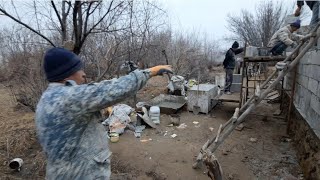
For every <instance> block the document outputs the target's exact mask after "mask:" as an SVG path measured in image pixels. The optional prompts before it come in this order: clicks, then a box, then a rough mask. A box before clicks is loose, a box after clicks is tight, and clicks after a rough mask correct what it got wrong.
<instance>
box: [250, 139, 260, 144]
mask: <svg viewBox="0 0 320 180" xmlns="http://www.w3.org/2000/svg"><path fill="white" fill-rule="evenodd" d="M249 141H250V142H253V143H255V142H257V141H258V139H257V138H250V140H249Z"/></svg>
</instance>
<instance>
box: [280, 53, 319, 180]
mask: <svg viewBox="0 0 320 180" xmlns="http://www.w3.org/2000/svg"><path fill="white" fill-rule="evenodd" d="M296 75H297V76H296V86H295V88H296V89H295V95H294V98H293V99H294V106H295V108H294V110H293V112H294V113H293V114H294V115H292V116H291V117H292V118H291V120H290V126H289V127H290V134H291V137H292V138H293V140H294V141H295V142H296V143H295V144H296V150H297V155H298V157H299V161H300V165H301V167H302V169H303V172H304V175H305V178H306V179H320V51H319V50H318V51H316V50H314V51H309V52H307V54H306V55H305V56H304V57H303V59H302V60H301V61H300V63H299V65H298V66H297V74H296ZM293 78H294V72H291V73H290V74H288V75H287V76H286V78H285V84H284V85H285V86H284V87H285V89H288V90H289V89H291V87H292V83H293ZM287 95H288V96H290V95H291V92H290V91H288V93H287ZM288 96H287V97H288Z"/></svg>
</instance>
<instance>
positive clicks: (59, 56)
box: [44, 47, 82, 82]
mask: <svg viewBox="0 0 320 180" xmlns="http://www.w3.org/2000/svg"><path fill="white" fill-rule="evenodd" d="M81 68H82V63H81V60H80V58H79V57H78V56H77V55H76V54H74V53H73V52H71V51H69V50H66V49H63V48H57V47H54V48H51V49H49V50H48V51H47V52H46V54H45V56H44V71H45V74H46V77H47V80H48V81H49V82H57V81H61V80H63V79H65V78H67V77H69V76H70V75H72V74H74V73H75V72H77V71H79V70H81Z"/></svg>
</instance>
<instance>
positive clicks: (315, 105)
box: [310, 94, 320, 114]
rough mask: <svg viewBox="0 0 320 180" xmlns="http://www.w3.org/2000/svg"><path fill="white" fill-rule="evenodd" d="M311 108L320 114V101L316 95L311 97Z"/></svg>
mask: <svg viewBox="0 0 320 180" xmlns="http://www.w3.org/2000/svg"><path fill="white" fill-rule="evenodd" d="M310 107H311V108H312V109H313V110H314V111H315V112H317V113H318V114H320V99H319V98H318V97H317V96H316V95H314V94H312V96H311V101H310Z"/></svg>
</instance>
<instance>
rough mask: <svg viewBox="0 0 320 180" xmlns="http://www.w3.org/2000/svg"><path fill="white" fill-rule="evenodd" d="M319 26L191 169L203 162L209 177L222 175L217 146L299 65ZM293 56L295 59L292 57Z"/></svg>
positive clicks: (210, 142)
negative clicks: (216, 152)
mask: <svg viewBox="0 0 320 180" xmlns="http://www.w3.org/2000/svg"><path fill="white" fill-rule="evenodd" d="M319 26H320V23H319V24H317V26H316V27H315V28H314V29H313V30H312V31H311V33H309V34H308V35H306V36H305V37H304V38H303V39H302V41H301V43H300V44H299V45H298V46H297V47H296V48H295V49H294V51H293V52H292V53H291V54H290V55H289V56H288V57H286V59H285V60H284V61H283V64H284V63H285V64H284V68H283V69H280V70H279V69H278V68H277V70H276V71H274V72H273V74H271V75H270V76H269V77H268V78H267V79H266V80H265V82H264V83H263V84H262V85H261V87H260V88H259V89H258V90H257V91H256V92H255V94H254V96H252V97H251V98H250V99H249V100H248V101H247V102H246V103H245V104H244V105H243V106H242V107H241V108H240V109H239V108H236V110H235V113H234V115H233V116H232V118H231V119H229V120H228V121H227V122H226V123H225V124H223V125H221V126H220V127H219V130H218V133H217V135H216V136H213V137H212V138H211V139H209V140H208V141H207V142H206V143H205V144H204V145H203V146H202V148H201V149H200V153H199V154H198V156H197V159H196V162H195V163H194V164H193V168H195V169H196V168H199V165H200V164H201V163H202V162H204V163H205V164H206V166H207V167H208V169H209V172H208V175H209V176H210V174H211V175H215V174H222V173H221V168H220V165H219V163H218V161H217V159H216V158H215V157H214V155H213V153H214V152H215V151H216V150H217V148H218V147H219V145H221V144H222V143H223V141H224V140H225V139H226V138H227V137H228V136H229V135H230V134H231V132H232V131H233V130H234V129H235V128H236V127H237V126H238V125H239V124H240V123H242V122H243V121H244V120H245V118H246V117H247V116H248V115H249V113H250V112H252V111H253V110H254V109H255V108H256V107H257V106H258V105H259V104H260V102H261V101H262V100H263V99H265V97H266V96H267V95H268V94H269V93H270V92H271V91H272V90H273V89H274V88H275V87H276V85H277V84H278V83H279V82H280V81H281V79H283V78H284V76H285V75H286V74H287V73H288V72H290V71H291V70H292V69H293V68H294V67H295V66H296V65H297V64H298V63H299V61H300V59H301V58H302V57H303V56H304V55H305V53H306V52H307V51H308V50H309V49H310V48H311V47H313V46H314V44H315V43H316V41H317V40H318V38H319V37H320V28H319ZM308 40H309V41H308ZM307 41H308V43H307V45H306V46H304V47H303V45H304V44H305V43H306V42H307ZM302 47H303V49H302V50H301V51H300V52H299V49H300V48H302ZM295 55H296V57H293V56H295ZM276 74H278V77H277V78H276V79H275V80H274V81H273V82H272V83H271V82H270V80H271V79H272V78H273V77H274V76H276ZM270 83H271V84H270ZM268 84H270V86H268V87H267V85H268ZM266 87H267V88H266ZM265 88H266V89H265ZM239 115H240V116H239ZM208 159H209V160H208ZM210 159H211V162H210ZM212 160H213V161H214V162H212ZM212 166H214V168H212ZM210 171H211V172H210ZM210 177H211V176H210ZM221 178H222V176H221V175H215V177H214V178H213V177H212V179H221Z"/></svg>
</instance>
